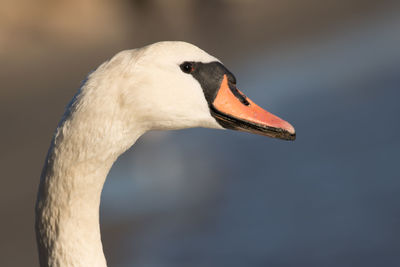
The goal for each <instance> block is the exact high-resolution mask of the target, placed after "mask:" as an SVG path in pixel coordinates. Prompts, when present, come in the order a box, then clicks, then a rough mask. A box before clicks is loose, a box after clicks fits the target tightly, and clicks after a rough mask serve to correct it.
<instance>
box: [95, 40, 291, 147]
mask: <svg viewBox="0 0 400 267" xmlns="http://www.w3.org/2000/svg"><path fill="white" fill-rule="evenodd" d="M93 75H95V76H96V75H99V76H105V77H106V78H107V79H108V80H110V82H111V83H112V88H114V91H115V92H116V94H114V95H115V96H116V98H114V100H115V101H114V102H117V103H118V105H119V109H120V111H122V113H123V116H124V118H125V119H124V121H125V122H126V123H128V124H131V120H132V121H133V120H134V124H135V127H137V126H138V125H137V124H140V125H141V127H142V128H143V129H145V131H147V130H170V129H183V128H191V127H206V128H218V129H234V130H241V131H246V132H251V133H255V134H261V135H265V136H270V137H276V138H280V139H285V140H294V139H295V130H294V128H293V126H291V125H290V124H289V123H288V122H286V121H284V120H282V119H280V118H278V117H276V116H274V115H272V114H271V113H269V112H267V111H266V110H264V109H262V108H260V107H259V106H257V105H256V104H255V103H254V102H252V101H251V100H250V99H249V98H247V97H246V96H245V95H244V94H243V93H242V92H240V91H239V90H238V89H237V88H236V78H235V76H234V75H233V74H232V73H231V72H230V71H229V70H228V69H227V68H226V67H225V66H224V65H223V64H222V63H221V62H220V61H219V60H218V59H217V58H215V57H213V56H211V55H209V54H208V53H206V52H205V51H203V50H201V49H200V48H198V47H196V46H194V45H192V44H189V43H185V42H159V43H155V44H152V45H149V46H145V47H143V48H140V49H134V50H126V51H122V52H120V53H118V54H117V55H116V56H114V57H113V58H112V59H111V60H110V61H108V62H106V63H104V64H103V65H102V66H101V67H99V69H98V70H96V71H95V73H94V74H93ZM89 78H90V77H89ZM107 90H109V91H110V89H107ZM111 91H112V90H111ZM132 123H133V122H132Z"/></svg>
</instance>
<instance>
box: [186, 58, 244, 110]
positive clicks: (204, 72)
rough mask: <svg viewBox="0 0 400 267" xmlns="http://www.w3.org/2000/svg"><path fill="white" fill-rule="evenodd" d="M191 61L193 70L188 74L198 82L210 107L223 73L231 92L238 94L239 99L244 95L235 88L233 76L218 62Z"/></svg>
mask: <svg viewBox="0 0 400 267" xmlns="http://www.w3.org/2000/svg"><path fill="white" fill-rule="evenodd" d="M191 63H192V64H193V71H192V72H191V73H190V74H191V75H192V76H193V77H194V78H195V79H196V80H197V81H198V82H199V83H200V85H201V87H202V88H203V91H204V95H205V97H206V100H207V102H208V105H209V106H210V107H211V106H212V103H213V101H214V99H215V97H216V96H217V93H218V90H219V88H220V86H221V82H222V80H223V78H224V75H226V76H227V77H228V84H229V88H230V89H231V90H232V93H233V94H234V95H235V96H236V97H238V95H240V97H238V98H239V100H240V99H241V98H243V97H244V96H242V95H241V94H240V93H239V92H238V91H237V89H236V86H235V84H236V78H235V76H234V75H233V74H232V73H231V72H230V71H229V70H228V69H227V68H225V66H224V65H222V64H221V63H220V62H210V63H202V62H191ZM232 88H235V90H236V91H237V93H235V92H234V90H233V89H232ZM244 98H245V97H244ZM241 102H242V100H241ZM242 103H243V102H242Z"/></svg>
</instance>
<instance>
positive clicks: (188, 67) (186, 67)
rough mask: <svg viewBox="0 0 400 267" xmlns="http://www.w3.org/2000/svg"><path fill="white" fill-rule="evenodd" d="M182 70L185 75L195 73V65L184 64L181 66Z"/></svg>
mask: <svg viewBox="0 0 400 267" xmlns="http://www.w3.org/2000/svg"><path fill="white" fill-rule="evenodd" d="M180 68H181V70H182V71H183V72H184V73H191V72H192V71H194V67H193V63H191V62H183V63H182V64H181V65H180Z"/></svg>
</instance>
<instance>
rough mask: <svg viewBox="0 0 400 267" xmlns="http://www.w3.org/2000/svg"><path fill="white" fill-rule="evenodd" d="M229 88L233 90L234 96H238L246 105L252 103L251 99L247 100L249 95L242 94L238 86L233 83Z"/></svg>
mask: <svg viewBox="0 0 400 267" xmlns="http://www.w3.org/2000/svg"><path fill="white" fill-rule="evenodd" d="M229 89H230V90H231V92H232V94H233V95H234V96H236V98H237V99H239V101H240V103H242V104H243V105H245V106H249V105H250V103H249V101H247V97H246V96H245V95H244V94H242V93H241V92H240V91H239V90H238V89H237V88H236V86H234V85H233V84H229Z"/></svg>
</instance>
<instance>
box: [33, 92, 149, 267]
mask: <svg viewBox="0 0 400 267" xmlns="http://www.w3.org/2000/svg"><path fill="white" fill-rule="evenodd" d="M97 90H98V89H97ZM83 93H84V92H83ZM81 94H82V92H81ZM78 101H80V102H78ZM85 101H86V100H85V98H84V97H81V96H78V97H75V98H74V100H73V101H72V104H71V105H70V108H69V109H67V111H66V114H65V115H64V117H63V119H62V121H61V122H60V125H59V127H58V128H57V130H56V133H55V136H54V138H53V141H52V144H51V146H50V149H49V152H48V155H47V158H46V162H45V166H44V168H43V171H42V175H41V180H40V185H39V191H38V196H37V202H36V210H35V212H36V221H35V230H36V236H37V243H38V250H39V259H40V266H41V267H49V266H51V267H55V266H56V267H64V266H65V267H66V266H68V267H84V266H85V267H87V266H93V267H106V260H105V257H104V253H103V247H102V243H101V235H100V225H99V207H100V197H101V192H102V189H103V185H104V182H105V180H106V177H107V174H108V172H109V170H110V169H111V167H112V165H113V163H114V162H115V160H116V159H117V158H118V156H119V155H120V154H122V153H123V152H124V151H126V149H128V148H129V147H130V146H132V145H133V143H134V142H135V141H136V140H137V138H139V136H140V135H141V134H143V133H144V131H142V130H138V129H139V127H138V128H137V129H136V130H135V131H133V130H132V129H126V128H124V125H123V124H121V123H120V121H118V120H115V119H114V118H112V117H111V118H108V117H107V116H106V115H103V114H98V112H101V110H100V111H99V109H98V108H97V109H96V108H94V107H93V106H91V105H93V103H88V102H87V101H86V102H85ZM96 106H97V107H98V106H99V105H98V104H96ZM93 112H97V113H95V114H93ZM106 112H108V113H110V112H109V111H106ZM88 118H90V119H88ZM132 124H133V123H132V122H131V125H132ZM133 125H134V124H133ZM115 132H118V133H121V134H118V135H117V134H115Z"/></svg>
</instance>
